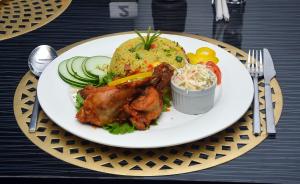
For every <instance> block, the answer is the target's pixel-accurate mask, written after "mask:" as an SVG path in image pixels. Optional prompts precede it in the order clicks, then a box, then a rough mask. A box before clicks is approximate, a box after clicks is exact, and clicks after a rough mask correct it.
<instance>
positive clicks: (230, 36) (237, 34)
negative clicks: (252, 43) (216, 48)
mask: <svg viewBox="0 0 300 184" xmlns="http://www.w3.org/2000/svg"><path fill="white" fill-rule="evenodd" d="M227 5H228V8H229V13H230V21H229V22H216V21H215V17H214V19H213V38H214V39H216V40H220V41H223V42H225V43H229V44H231V45H234V46H235V47H237V48H241V46H242V28H243V15H244V11H245V5H246V3H245V1H243V0H239V1H238V0H237V1H234V0H230V1H229V2H228V4H227ZM213 10H214V8H213ZM215 15H216V14H215V10H214V16H215Z"/></svg>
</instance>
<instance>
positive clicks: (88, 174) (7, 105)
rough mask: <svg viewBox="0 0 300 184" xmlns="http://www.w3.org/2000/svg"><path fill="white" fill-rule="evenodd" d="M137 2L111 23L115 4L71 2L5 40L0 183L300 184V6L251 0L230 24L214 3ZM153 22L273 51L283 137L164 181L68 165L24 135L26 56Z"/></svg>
mask: <svg viewBox="0 0 300 184" xmlns="http://www.w3.org/2000/svg"><path fill="white" fill-rule="evenodd" d="M138 3H139V10H138V16H137V17H136V18H133V19H110V17H109V1H100V0H86V1H80V0H73V2H72V4H71V5H70V7H69V8H68V9H67V10H66V11H65V12H64V13H63V14H62V15H61V16H59V17H58V18H57V19H55V20H54V21H52V22H50V23H49V24H47V25H45V26H43V27H42V28H39V29H37V30H35V31H32V32H30V33H27V34H24V35H21V36H18V37H16V38H12V39H8V40H4V41H1V42H0V106H1V108H0V178H30V179H31V178H49V179H51V178H52V179H59V178H73V180H74V181H75V179H74V178H90V179H95V180H96V181H97V180H98V179H99V180H101V181H102V182H103V181H110V180H112V181H120V182H124V181H135V182H137V181H140V182H151V181H152V180H157V181H158V180H159V181H164V180H168V181H206V182H213V181H218V182H254V183H296V182H297V181H300V154H299V152H300V122H299V120H300V119H299V117H300V100H299V97H298V96H299V94H300V87H299V80H300V72H299V71H300V57H299V52H300V11H299V9H300V1H298V0H289V1H283V0H249V1H247V2H246V4H244V6H236V7H230V9H231V11H232V12H231V22H230V23H228V24H226V25H224V24H222V23H218V24H216V23H214V13H213V9H212V7H211V5H210V0H206V1H203V0H202V1H199V0H187V1H178V2H177V1H175V2H173V1H169V2H168V4H166V2H164V1H159V0H153V2H151V1H147V0H139V2H138ZM174 3H175V5H174ZM176 3H177V5H178V6H176ZM179 5H180V6H179ZM152 7H153V9H152ZM178 7H179V8H178ZM0 18H1V16H0ZM149 25H150V26H152V27H155V29H161V30H168V31H181V32H187V33H193V34H199V35H202V36H206V37H211V38H216V39H219V40H221V41H224V42H227V43H229V44H232V45H235V46H236V47H239V48H241V49H243V50H245V51H246V50H248V49H252V48H259V49H260V48H264V47H265V48H268V49H269V50H270V52H271V54H272V57H273V59H274V63H275V68H276V70H277V79H278V81H279V83H280V86H281V89H282V91H283V97H284V107H283V112H282V116H281V118H280V121H279V125H278V127H277V131H278V135H277V139H275V140H270V139H268V140H265V141H264V142H263V143H262V144H260V145H259V146H257V147H256V148H254V149H253V150H251V151H250V152H248V153H246V154H245V155H242V156H241V157H239V158H236V159H234V160H232V161H230V162H229V163H226V164H222V165H219V166H216V167H213V168H210V169H206V170H202V171H197V172H192V173H187V174H180V175H173V176H162V177H124V176H116V175H111V174H106V173H100V172H95V171H91V170H87V169H83V168H80V167H77V166H73V165H71V164H68V163H65V162H63V161H61V160H59V159H56V158H54V157H52V156H50V155H49V154H47V153H45V152H44V151H42V150H40V149H39V148H38V147H37V146H35V145H34V144H33V143H32V142H30V141H29V140H28V139H27V138H26V137H25V136H24V134H23V133H22V132H21V130H20V129H19V127H18V125H17V123H16V120H15V117H14V113H13V96H14V92H15V89H16V87H17V84H18V82H19V81H20V79H21V78H22V76H23V75H24V74H25V73H26V72H27V71H28V68H27V58H28V55H29V53H30V52H31V50H32V49H33V48H34V47H36V46H38V45H41V44H48V45H52V46H53V47H54V48H55V49H60V48H63V47H65V46H67V45H69V44H72V43H74V42H77V41H81V40H84V39H87V38H91V37H95V36H99V35H104V34H108V33H115V32H123V31H131V30H134V29H146V28H147V27H148V26H149ZM216 30H221V31H216ZM76 180H77V179H76ZM77 181H80V180H77Z"/></svg>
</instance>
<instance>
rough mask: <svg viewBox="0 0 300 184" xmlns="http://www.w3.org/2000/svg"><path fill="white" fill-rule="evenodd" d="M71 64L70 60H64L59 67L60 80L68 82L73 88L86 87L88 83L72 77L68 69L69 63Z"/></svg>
mask: <svg viewBox="0 0 300 184" xmlns="http://www.w3.org/2000/svg"><path fill="white" fill-rule="evenodd" d="M68 62H69V60H64V61H62V62H61V63H60V64H59V65H58V74H59V76H60V78H61V79H62V80H63V81H65V82H67V83H68V84H71V85H73V86H77V87H84V86H86V85H87V84H89V83H87V82H84V81H81V80H79V79H77V78H75V77H74V76H72V75H71V74H70V73H69V71H68V69H67V63H68Z"/></svg>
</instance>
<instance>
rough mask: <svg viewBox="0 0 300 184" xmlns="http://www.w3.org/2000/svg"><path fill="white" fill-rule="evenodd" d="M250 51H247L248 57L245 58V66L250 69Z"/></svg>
mask: <svg viewBox="0 0 300 184" xmlns="http://www.w3.org/2000/svg"><path fill="white" fill-rule="evenodd" d="M250 58H251V53H250V50H249V52H248V59H247V62H246V68H247V69H248V70H249V71H250V63H251V61H250V60H251V59H250Z"/></svg>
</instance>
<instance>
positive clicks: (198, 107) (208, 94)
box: [171, 76, 216, 115]
mask: <svg viewBox="0 0 300 184" xmlns="http://www.w3.org/2000/svg"><path fill="white" fill-rule="evenodd" d="M173 77H174V76H173ZM173 77H172V80H171V89H172V101H173V105H174V108H175V109H176V110H178V111H180V112H182V113H184V114H192V115H196V114H203V113H206V112H208V111H209V110H210V109H211V108H212V107H213V106H214V97H215V89H216V82H215V83H214V84H213V85H212V86H211V87H210V88H208V89H204V90H186V89H183V88H181V87H179V86H177V85H176V84H175V83H174V82H173Z"/></svg>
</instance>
